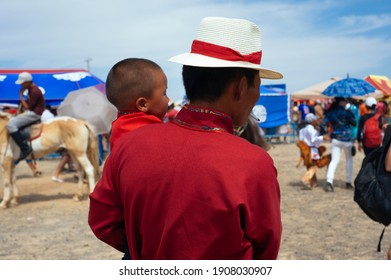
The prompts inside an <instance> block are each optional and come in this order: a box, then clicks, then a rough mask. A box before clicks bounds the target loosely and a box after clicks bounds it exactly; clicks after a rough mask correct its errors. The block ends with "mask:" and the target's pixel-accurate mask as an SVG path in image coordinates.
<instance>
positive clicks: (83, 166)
mask: <svg viewBox="0 0 391 280" xmlns="http://www.w3.org/2000/svg"><path fill="white" fill-rule="evenodd" d="M75 158H76V159H77V163H78V165H79V168H78V174H79V183H78V188H79V192H78V193H76V194H75V195H74V196H73V199H74V200H76V201H79V200H80V199H81V198H82V197H83V196H84V191H83V184H84V182H83V181H84V175H86V176H87V180H88V185H89V193H91V192H92V191H93V189H94V187H95V177H94V167H93V166H92V164H91V162H90V161H89V160H88V158H87V156H86V155H84V156H76V157H75Z"/></svg>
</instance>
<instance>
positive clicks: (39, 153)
mask: <svg viewBox="0 0 391 280" xmlns="http://www.w3.org/2000/svg"><path fill="white" fill-rule="evenodd" d="M9 119H10V115H9V114H5V113H0V162H1V164H2V169H3V185H4V186H3V187H4V192H3V200H2V201H1V203H0V207H1V208H7V207H8V206H9V204H12V205H15V204H18V197H19V191H18V188H17V186H16V176H15V164H14V160H15V159H16V158H18V156H19V153H20V149H19V147H18V146H17V145H16V143H15V142H14V141H13V140H12V138H11V137H9V134H8V131H7V128H6V124H7V122H8V120H9ZM31 146H32V148H33V156H34V158H40V157H43V156H45V155H47V154H51V153H54V152H56V151H57V150H58V149H60V148H65V149H66V150H67V151H68V153H69V154H70V156H71V158H72V159H73V160H74V161H75V162H76V163H77V165H78V172H79V183H78V189H79V191H78V193H76V194H75V196H74V199H75V200H80V199H81V198H82V197H83V177H84V176H83V175H84V173H85V174H86V176H87V179H88V185H89V191H90V193H91V192H92V191H93V189H94V187H95V182H96V180H98V177H99V158H98V156H99V151H98V143H97V136H96V134H95V132H94V129H93V127H92V126H91V125H90V124H88V123H87V122H84V121H81V120H77V119H74V118H71V117H56V118H54V119H51V120H49V121H46V122H44V123H43V127H42V132H41V135H40V136H39V137H38V138H36V139H34V140H33V141H32V142H31ZM29 157H30V156H29Z"/></svg>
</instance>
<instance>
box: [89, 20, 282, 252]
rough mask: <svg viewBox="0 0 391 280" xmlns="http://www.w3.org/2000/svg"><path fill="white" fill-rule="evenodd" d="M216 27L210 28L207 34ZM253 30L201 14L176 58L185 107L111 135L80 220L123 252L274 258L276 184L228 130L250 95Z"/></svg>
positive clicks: (244, 114) (258, 155)
mask: <svg viewBox="0 0 391 280" xmlns="http://www.w3.org/2000/svg"><path fill="white" fill-rule="evenodd" d="M213 32H216V33H217V34H218V35H219V36H216V38H215V37H214V36H211V35H213ZM260 59H261V48H260V31H259V28H258V27H257V26H256V25H255V24H253V23H251V22H249V21H246V20H240V19H227V18H205V19H204V20H203V21H202V22H201V26H200V32H199V34H198V38H197V40H194V41H193V45H192V51H191V53H190V54H186V55H180V56H176V57H173V58H171V61H173V62H178V63H181V64H183V65H184V66H183V72H182V74H183V81H184V85H185V89H186V95H187V97H188V99H189V105H186V106H184V108H183V109H182V110H181V111H180V112H179V113H178V115H177V117H176V119H175V120H174V121H173V122H171V123H161V124H155V125H151V126H144V127H141V128H138V129H137V130H135V131H133V132H131V133H128V134H126V135H123V136H122V137H121V138H120V139H118V140H117V142H116V145H115V147H114V148H113V150H112V151H111V154H110V155H109V157H108V159H107V161H106V163H105V166H104V170H103V175H102V178H101V179H100V181H99V182H98V183H97V185H96V187H95V190H94V191H93V192H92V193H91V195H90V211H89V219H88V220H89V225H90V227H91V229H92V231H93V232H94V234H95V235H96V236H97V237H98V238H99V239H101V240H102V241H103V242H105V243H107V244H109V245H110V246H112V247H114V248H115V249H117V250H119V251H122V252H123V251H124V249H125V241H127V244H128V247H129V252H130V256H131V257H132V259H174V260H181V259H206V260H215V259H233V260H240V259H248V260H251V259H276V258H277V256H278V251H279V247H280V241H281V232H282V224H281V214H280V189H279V184H278V181H277V170H276V168H275V166H274V164H273V161H272V159H271V157H270V156H269V155H268V154H267V153H266V152H265V151H264V150H263V149H261V148H259V147H258V146H255V145H253V144H250V143H249V142H248V141H247V140H245V139H243V138H240V137H238V136H235V135H234V134H233V131H234V127H236V126H241V125H244V123H245V122H246V120H247V118H248V116H249V114H250V112H251V110H252V108H253V106H254V105H255V103H256V102H257V100H258V98H259V88H260V78H269V79H278V78H282V75H281V74H280V73H278V72H274V71H271V70H265V69H261V68H260V65H259V64H260Z"/></svg>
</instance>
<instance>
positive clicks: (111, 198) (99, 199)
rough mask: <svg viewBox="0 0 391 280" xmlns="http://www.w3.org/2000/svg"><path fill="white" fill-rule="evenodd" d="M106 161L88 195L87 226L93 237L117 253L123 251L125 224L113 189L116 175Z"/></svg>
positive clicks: (109, 162)
mask: <svg viewBox="0 0 391 280" xmlns="http://www.w3.org/2000/svg"><path fill="white" fill-rule="evenodd" d="M112 170H113V169H111V158H110V156H109V158H108V159H107V161H106V163H105V167H104V172H103V175H102V178H101V179H100V180H99V181H98V183H97V184H96V186H95V189H94V191H93V192H92V193H91V194H90V209H89V214H88V224H89V225H90V227H91V230H92V231H93V232H94V234H95V236H96V237H97V238H98V239H100V240H102V241H103V242H105V243H107V244H108V245H110V246H112V247H114V248H115V249H117V250H118V251H121V252H124V250H125V239H126V238H125V236H126V234H125V223H124V215H123V213H124V211H123V206H122V203H121V200H120V199H119V197H118V194H117V192H116V190H115V188H114V184H115V181H114V180H113V178H115V176H116V174H114V173H113V172H112Z"/></svg>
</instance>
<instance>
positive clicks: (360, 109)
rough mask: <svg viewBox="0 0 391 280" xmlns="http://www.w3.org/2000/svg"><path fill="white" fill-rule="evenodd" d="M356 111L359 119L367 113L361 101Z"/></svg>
mask: <svg viewBox="0 0 391 280" xmlns="http://www.w3.org/2000/svg"><path fill="white" fill-rule="evenodd" d="M358 110H359V112H360V117H362V116H364V115H365V114H366V113H367V112H368V109H367V106H366V105H365V102H363V101H362V100H360V103H359V105H358Z"/></svg>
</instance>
